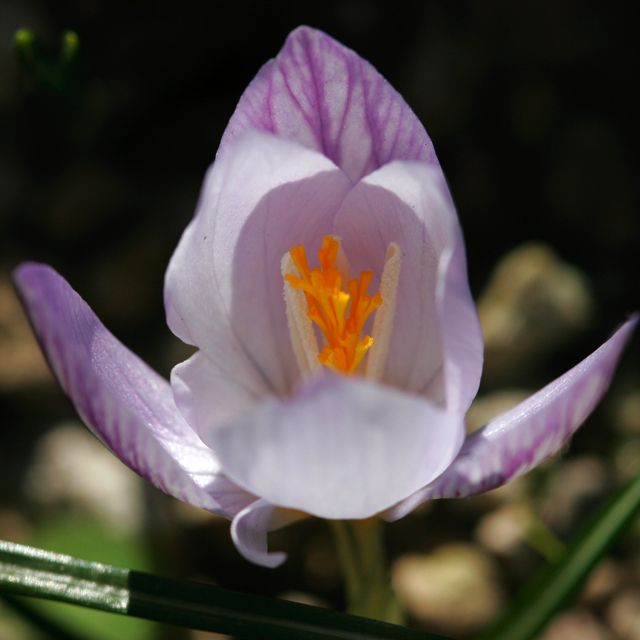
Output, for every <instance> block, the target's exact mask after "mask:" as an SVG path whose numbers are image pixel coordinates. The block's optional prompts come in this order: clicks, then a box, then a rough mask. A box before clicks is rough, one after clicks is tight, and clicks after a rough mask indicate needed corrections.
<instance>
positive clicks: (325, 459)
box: [201, 373, 464, 519]
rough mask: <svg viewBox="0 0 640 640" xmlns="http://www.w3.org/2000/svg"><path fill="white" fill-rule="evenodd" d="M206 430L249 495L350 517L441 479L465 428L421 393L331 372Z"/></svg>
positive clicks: (322, 513) (308, 510) (378, 508)
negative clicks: (253, 409)
mask: <svg viewBox="0 0 640 640" xmlns="http://www.w3.org/2000/svg"><path fill="white" fill-rule="evenodd" d="M201 435H202V437H203V439H204V440H205V442H207V444H210V445H211V446H212V447H213V448H214V449H215V450H216V452H217V453H218V455H219V456H220V461H221V464H222V469H223V472H224V473H225V475H227V476H228V477H229V478H230V479H232V480H233V481H234V482H236V483H237V484H239V485H240V486H242V487H244V488H245V489H246V490H247V491H249V492H250V493H254V494H255V495H259V496H260V497H262V498H264V499H265V500H267V501H268V502H269V503H271V504H273V505H277V506H280V507H286V508H290V509H296V510H300V511H304V512H306V513H309V514H312V515H316V516H319V517H323V518H335V519H342V518H365V517H368V516H371V515H373V514H375V513H378V512H379V511H382V510H383V509H386V508H388V507H390V506H391V505H393V504H395V503H396V502H398V501H399V500H401V499H402V498H404V497H407V496H409V495H410V494H411V493H413V492H414V491H415V490H417V489H418V488H419V487H421V486H424V485H425V484H426V483H428V482H430V481H431V480H432V479H434V478H436V477H437V476H438V475H439V474H440V473H442V471H443V470H444V469H446V468H447V466H448V465H449V464H450V463H451V461H452V460H453V458H454V457H455V455H456V453H457V452H458V449H459V447H460V445H461V444H462V439H463V437H464V427H463V424H462V417H461V416H459V415H456V414H452V413H447V412H445V411H444V410H442V409H440V408H439V407H436V406H435V405H433V404H431V403H429V402H427V401H425V400H423V399H421V398H419V397H417V396H414V395H409V394H405V393H401V392H399V391H396V390H394V389H391V388H389V387H382V386H378V385H375V384H372V383H371V382H368V381H366V380H363V379H357V378H346V377H343V376H338V375H334V374H330V373H325V374H324V375H322V376H318V377H316V378H314V379H310V380H309V381H308V382H306V383H305V384H303V385H300V386H299V387H298V388H297V389H296V390H295V391H294V393H293V394H292V395H291V396H289V397H288V398H286V399H285V400H277V399H274V400H272V401H266V402H264V403H262V404H261V405H260V406H259V407H258V408H257V409H256V410H255V411H254V412H252V413H249V414H245V415H243V416H241V417H240V418H238V419H237V420H234V421H231V422H230V423H226V424H224V425H221V426H219V427H216V428H214V429H211V430H210V431H209V432H208V433H202V434H201Z"/></svg>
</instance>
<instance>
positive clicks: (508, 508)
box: [475, 502, 532, 556]
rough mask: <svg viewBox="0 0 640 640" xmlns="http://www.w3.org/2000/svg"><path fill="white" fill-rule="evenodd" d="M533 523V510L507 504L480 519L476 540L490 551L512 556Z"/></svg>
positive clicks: (517, 503)
mask: <svg viewBox="0 0 640 640" xmlns="http://www.w3.org/2000/svg"><path fill="white" fill-rule="evenodd" d="M531 521H532V514H531V510H530V509H529V508H528V507H527V506H526V505H525V504H523V503H520V502H510V503H506V504H504V505H501V506H499V507H498V508H497V509H494V510H493V511H490V512H489V513H488V514H487V515H485V516H483V517H482V518H481V519H480V521H479V522H478V526H477V527H476V530H475V538H476V540H477V541H478V542H479V543H480V544H481V545H482V546H483V547H484V548H485V549H487V550H488V551H491V552H492V553H495V554H497V555H501V556H510V555H513V554H514V553H515V552H516V551H517V550H518V549H519V548H520V546H521V545H522V543H523V540H524V539H525V537H526V534H527V531H528V529H529V527H530V526H531Z"/></svg>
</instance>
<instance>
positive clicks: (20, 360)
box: [0, 276, 52, 390]
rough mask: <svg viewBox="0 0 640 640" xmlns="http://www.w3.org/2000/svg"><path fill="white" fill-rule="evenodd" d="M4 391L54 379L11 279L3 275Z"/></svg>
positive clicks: (0, 348) (0, 380)
mask: <svg viewBox="0 0 640 640" xmlns="http://www.w3.org/2000/svg"><path fill="white" fill-rule="evenodd" d="M0 354H2V357H0V390H14V389H18V388H20V387H23V386H27V385H32V384H37V383H41V382H51V381H52V377H51V374H50V373H49V367H48V366H47V363H46V362H45V359H44V357H43V356H42V352H41V351H40V347H39V346H38V343H37V342H36V340H35V338H34V337H33V333H32V331H31V327H30V326H29V322H28V320H27V318H26V316H25V314H24V312H23V310H22V306H21V305H20V302H19V301H18V297H17V296H16V294H15V291H14V290H13V285H12V284H11V282H10V281H9V279H8V278H5V277H2V276H0Z"/></svg>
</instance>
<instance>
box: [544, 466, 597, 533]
mask: <svg viewBox="0 0 640 640" xmlns="http://www.w3.org/2000/svg"><path fill="white" fill-rule="evenodd" d="M607 483H608V474H607V468H606V464H605V462H604V461H602V460H601V459H600V458H597V457H596V456H581V457H579V458H574V459H569V460H563V462H562V464H561V465H558V466H557V467H555V469H554V472H553V473H552V474H551V477H550V479H549V482H548V485H547V487H546V490H545V495H544V497H543V498H542V500H541V504H540V514H541V517H542V519H543V520H544V522H546V523H547V524H548V525H549V526H550V527H552V528H553V529H558V530H560V531H563V530H566V529H567V528H568V527H570V526H571V524H572V523H573V522H574V520H575V518H576V517H577V516H578V515H579V514H580V511H581V509H582V508H583V507H584V506H585V504H586V503H588V502H589V501H591V500H593V499H594V498H597V497H598V496H600V495H602V494H603V493H604V491H605V490H606V487H607Z"/></svg>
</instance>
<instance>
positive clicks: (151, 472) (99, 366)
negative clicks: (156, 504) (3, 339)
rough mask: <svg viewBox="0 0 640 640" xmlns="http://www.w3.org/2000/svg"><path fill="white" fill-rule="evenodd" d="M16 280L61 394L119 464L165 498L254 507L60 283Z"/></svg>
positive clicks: (149, 375)
mask: <svg viewBox="0 0 640 640" xmlns="http://www.w3.org/2000/svg"><path fill="white" fill-rule="evenodd" d="M14 279H15V283H16V286H17V288H18V291H19V293H20V295H21V297H22V301H23V303H24V305H25V308H26V310H27V313H28V315H29V318H30V320H31V323H32V325H33V328H34V330H35V333H36V335H37V337H38V339H39V341H40V344H41V346H42V349H43V351H44V352H45V354H46V356H47V358H48V360H49V363H50V366H51V368H52V370H53V372H54V374H55V375H56V377H57V378H58V381H59V382H60V384H61V386H62V388H63V390H64V391H65V393H66V394H67V395H68V396H69V398H70V399H71V402H72V403H73V405H74V406H75V408H76V410H77V411H78V413H79V414H80V417H81V418H82V419H83V421H84V422H85V423H86V424H87V426H88V427H89V428H90V429H91V430H92V431H93V433H94V434H95V435H96V436H97V437H98V438H99V439H100V440H102V441H103V442H104V444H106V445H107V447H109V448H110V449H111V450H112V451H113V452H114V453H115V454H116V456H118V458H120V460H122V461H123V462H124V463H125V464H126V465H127V466H129V467H130V468H131V469H133V470H134V471H136V472H137V473H139V474H140V475H141V476H142V477H144V478H146V479H147V480H149V481H150V482H151V483H153V484H154V485H155V486H156V487H158V488H159V489H161V490H162V491H164V492H165V493H168V494H169V495H172V496H174V497H176V498H179V499H180V500H183V501H184V502H189V503H190V504H193V505H196V506H199V507H202V508H204V509H209V510H210V511H214V512H216V513H220V514H221V515H225V516H227V517H232V516H233V515H234V514H235V513H237V512H239V511H241V510H242V509H244V508H245V507H246V506H247V505H248V504H249V503H250V502H252V501H253V500H255V498H254V497H253V496H251V495H250V494H249V493H247V492H246V491H243V490H242V489H240V488H239V487H238V486H237V485H235V484H233V483H232V482H230V481H229V480H228V479H227V478H225V477H224V476H223V475H222V474H221V473H220V465H219V463H218V460H217V459H216V457H215V455H214V454H213V452H212V451H211V450H210V449H209V448H208V447H206V446H205V445H204V444H203V443H202V441H201V440H200V439H199V438H198V436H197V435H196V434H195V432H194V431H193V430H192V429H191V428H190V427H189V426H188V425H187V423H186V422H185V421H184V419H183V418H182V416H181V414H180V413H179V411H178V410H177V408H176V406H175V403H174V401H173V394H172V392H171V388H170V386H169V384H168V382H167V381H166V380H164V379H163V378H161V377H160V376H159V375H158V374H157V373H155V372H154V371H153V370H152V369H150V368H149V367H148V366H147V365H146V364H145V363H144V362H142V360H140V359H139V358H138V357H137V356H136V355H135V354H133V353H132V352H131V351H129V350H128V349H127V348H126V347H125V346H124V345H122V343H120V342H119V341H118V340H116V338H115V337H114V336H113V335H112V334H111V333H110V332H109V331H107V329H106V328H105V327H104V325H103V324H102V323H101V322H100V321H99V320H98V318H97V317H96V315H95V314H94V313H93V311H91V309H90V308H89V306H88V305H87V304H86V302H85V301H84V300H83V299H82V298H81V297H80V296H79V295H78V294H77V293H76V292H75V291H74V290H73V289H72V288H71V287H70V286H69V284H68V283H67V282H66V281H65V280H64V279H63V278H62V277H61V276H60V275H58V274H57V273H56V272H55V271H54V270H53V269H51V268H50V267H48V266H46V265H41V264H33V263H26V264H23V265H21V266H20V267H19V268H18V269H17V270H16V272H15V274H14Z"/></svg>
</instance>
